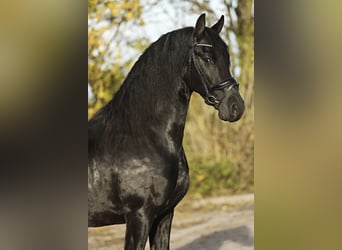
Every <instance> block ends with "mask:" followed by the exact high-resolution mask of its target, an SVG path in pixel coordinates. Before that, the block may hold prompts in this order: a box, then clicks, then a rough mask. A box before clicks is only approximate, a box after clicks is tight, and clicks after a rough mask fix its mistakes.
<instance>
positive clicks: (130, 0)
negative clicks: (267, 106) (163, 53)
mask: <svg viewBox="0 0 342 250" xmlns="http://www.w3.org/2000/svg"><path fill="white" fill-rule="evenodd" d="M253 8H254V1H252V0H247V1H246V0H213V1H208V0H202V1H194V0H186V1H175V0H161V1H156V0H124V1H105V0H89V1H88V119H89V118H91V117H92V116H93V115H94V113H95V112H96V111H97V110H99V109H100V108H101V107H102V106H103V105H104V104H106V103H107V102H108V101H109V100H110V99H111V98H112V96H113V94H115V92H116V91H117V90H118V88H119V87H120V85H121V84H122V82H123V80H124V79H125V77H126V75H127V73H128V72H129V71H130V69H131V67H132V66H133V64H134V62H135V61H136V60H137V59H138V57H139V56H140V55H141V54H142V53H143V51H144V50H145V49H146V48H147V47H148V46H149V45H150V44H151V43H152V42H154V41H155V40H157V39H158V38H159V37H160V36H161V35H163V34H165V33H167V32H169V31H172V30H175V29H179V28H182V27H186V26H194V25H195V22H196V20H197V18H198V16H199V15H200V14H201V13H206V14H207V18H206V21H207V26H211V25H213V24H214V23H216V22H217V20H218V19H219V17H220V16H221V15H224V17H225V24H224V28H223V30H222V32H221V37H222V38H223V40H224V41H225V42H226V43H227V45H228V48H229V53H230V56H231V62H232V65H231V72H232V73H233V75H234V76H235V77H236V78H237V80H238V82H239V83H240V93H241V95H242V97H243V98H244V100H245V105H246V110H245V114H244V115H243V117H242V119H241V120H240V121H238V122H236V123H225V122H222V121H221V120H220V119H219V118H218V116H217V111H216V110H214V109H213V108H211V107H209V106H207V105H206V104H205V103H204V101H203V99H202V98H201V97H200V96H199V95H197V94H193V96H192V99H191V103H190V108H189V113H188V117H187V123H186V127H185V136H184V147H185V151H186V154H187V157H188V162H189V165H190V175H191V187H190V191H189V194H188V196H190V197H192V198H202V197H207V196H213V195H227V194H233V193H234V194H235V193H246V192H251V191H253V190H254V178H253V176H254V167H253V163H254V152H253V151H254V91H253V88H254V10H253Z"/></svg>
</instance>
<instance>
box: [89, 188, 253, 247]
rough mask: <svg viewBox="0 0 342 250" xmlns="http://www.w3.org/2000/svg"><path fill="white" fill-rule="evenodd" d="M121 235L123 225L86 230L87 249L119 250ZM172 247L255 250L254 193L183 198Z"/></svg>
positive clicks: (172, 233)
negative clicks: (196, 198)
mask: <svg viewBox="0 0 342 250" xmlns="http://www.w3.org/2000/svg"><path fill="white" fill-rule="evenodd" d="M124 234H125V225H115V226H108V227H101V228H91V229H88V250H119V249H120V250H121V249H123V242H124ZM146 249H149V247H148V244H147V246H146ZM171 249H175V250H202V249H203V250H251V249H254V195H253V194H244V195H237V196H228V197H215V198H207V199H201V200H195V201H194V200H184V201H182V202H181V204H179V205H178V206H177V208H176V212H175V216H174V220H173V224H172V232H171Z"/></svg>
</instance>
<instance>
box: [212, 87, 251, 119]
mask: <svg viewBox="0 0 342 250" xmlns="http://www.w3.org/2000/svg"><path fill="white" fill-rule="evenodd" d="M244 111H245V104H244V101H243V99H242V98H241V96H240V94H239V92H238V91H236V90H233V91H232V92H231V93H229V94H227V95H226V96H225V97H224V98H223V100H222V101H221V102H220V104H219V106H218V116H219V118H220V119H221V120H223V121H229V122H235V121H238V120H239V119H240V118H241V116H242V115H243V112H244Z"/></svg>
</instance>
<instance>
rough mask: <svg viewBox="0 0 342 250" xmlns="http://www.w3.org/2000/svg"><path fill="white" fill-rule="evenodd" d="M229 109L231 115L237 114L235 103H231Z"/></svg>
mask: <svg viewBox="0 0 342 250" xmlns="http://www.w3.org/2000/svg"><path fill="white" fill-rule="evenodd" d="M230 111H231V112H232V115H234V116H235V115H237V113H238V106H237V104H236V103H233V104H232V105H231V108H230Z"/></svg>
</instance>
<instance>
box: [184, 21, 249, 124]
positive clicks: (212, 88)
mask: <svg viewBox="0 0 342 250" xmlns="http://www.w3.org/2000/svg"><path fill="white" fill-rule="evenodd" d="M223 22H224V18H223V16H221V18H220V19H219V21H218V22H217V23H216V24H215V25H213V26H212V27H211V28H209V27H205V14H202V15H201V16H200V17H199V18H198V20H197V22H196V26H195V28H194V31H193V34H192V38H191V39H192V45H191V49H190V56H189V68H190V69H189V74H190V80H188V81H187V84H188V86H189V88H190V89H191V90H193V91H195V92H197V93H199V94H200V95H201V96H202V97H203V98H204V100H205V102H206V103H207V104H208V105H211V106H213V107H214V108H215V109H217V110H218V115H219V118H220V119H221V120H224V121H229V122H234V121H237V120H239V119H240V118H241V116H242V114H243V112H244V109H245V106H244V101H243V99H242V97H241V96H240V93H239V84H238V83H237V81H236V80H235V79H234V78H233V77H232V75H231V73H230V58H229V53H228V48H227V45H226V44H225V43H224V41H223V40H222V39H221V38H220V36H219V33H220V31H221V30H222V27H223Z"/></svg>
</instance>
